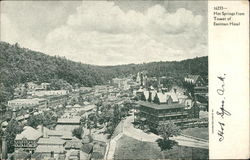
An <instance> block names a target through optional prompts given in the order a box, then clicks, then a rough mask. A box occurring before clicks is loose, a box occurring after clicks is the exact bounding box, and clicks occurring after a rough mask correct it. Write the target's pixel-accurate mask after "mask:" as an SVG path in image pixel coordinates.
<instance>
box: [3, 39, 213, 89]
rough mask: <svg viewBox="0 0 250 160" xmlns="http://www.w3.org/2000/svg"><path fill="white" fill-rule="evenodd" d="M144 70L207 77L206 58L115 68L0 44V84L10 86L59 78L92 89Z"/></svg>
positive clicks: (169, 74) (118, 66) (159, 74)
mask: <svg viewBox="0 0 250 160" xmlns="http://www.w3.org/2000/svg"><path fill="white" fill-rule="evenodd" d="M143 70H147V71H148V75H149V76H155V77H157V76H169V77H183V76H185V75H186V74H188V73H189V74H200V75H202V76H205V77H207V74H208V57H207V56H206V57H200V58H194V59H187V60H183V61H180V62H177V61H172V62H151V63H143V64H127V65H117V66H95V65H88V64H83V63H79V62H74V61H71V60H68V59H66V58H65V57H58V56H49V55H46V54H44V53H41V52H36V51H32V50H29V49H26V48H21V47H19V45H18V44H15V45H10V44H8V43H5V42H0V83H3V84H4V85H5V86H13V85H15V84H18V83H25V82H30V81H36V82H50V79H63V80H65V81H67V82H68V83H70V84H76V83H78V84H80V85H84V86H93V85H97V84H105V83H107V81H108V80H111V79H112V78H114V77H125V76H128V75H130V74H133V75H135V74H136V73H137V72H139V71H143Z"/></svg>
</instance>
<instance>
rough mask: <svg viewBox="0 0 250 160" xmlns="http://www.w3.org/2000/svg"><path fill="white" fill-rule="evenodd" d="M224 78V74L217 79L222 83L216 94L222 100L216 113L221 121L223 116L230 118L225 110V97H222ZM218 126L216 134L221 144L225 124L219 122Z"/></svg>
mask: <svg viewBox="0 0 250 160" xmlns="http://www.w3.org/2000/svg"><path fill="white" fill-rule="evenodd" d="M225 76H226V74H224V76H218V77H217V78H218V79H219V80H220V82H221V83H222V84H221V87H220V88H219V89H217V94H218V95H220V96H222V97H223V98H222V100H221V105H220V108H219V111H217V112H216V114H217V115H219V116H220V117H221V119H224V115H226V116H231V113H230V112H229V111H227V110H226V109H225V99H226V97H225V96H224V93H225V78H226V77H225ZM218 124H219V130H218V132H217V134H218V136H219V141H220V142H221V141H223V140H224V130H225V129H224V126H225V125H226V124H225V123H224V122H222V121H219V122H218Z"/></svg>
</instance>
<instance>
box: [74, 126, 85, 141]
mask: <svg viewBox="0 0 250 160" xmlns="http://www.w3.org/2000/svg"><path fill="white" fill-rule="evenodd" d="M72 135H73V136H75V137H76V138H79V139H82V135H83V129H82V127H78V128H75V129H73V131H72Z"/></svg>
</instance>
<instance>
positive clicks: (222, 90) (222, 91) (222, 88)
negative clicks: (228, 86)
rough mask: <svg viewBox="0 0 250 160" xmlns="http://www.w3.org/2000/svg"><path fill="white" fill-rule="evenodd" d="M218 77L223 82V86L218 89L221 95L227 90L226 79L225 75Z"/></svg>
mask: <svg viewBox="0 0 250 160" xmlns="http://www.w3.org/2000/svg"><path fill="white" fill-rule="evenodd" d="M224 76H225V74H224ZM217 78H218V79H219V80H220V81H221V82H222V84H221V88H220V89H217V93H218V94H219V95H224V92H225V88H224V86H225V82H224V79H225V77H222V76H218V77H217Z"/></svg>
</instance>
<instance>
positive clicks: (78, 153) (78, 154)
mask: <svg viewBox="0 0 250 160" xmlns="http://www.w3.org/2000/svg"><path fill="white" fill-rule="evenodd" d="M77 156H78V159H81V157H80V151H78V152H77Z"/></svg>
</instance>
